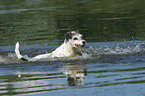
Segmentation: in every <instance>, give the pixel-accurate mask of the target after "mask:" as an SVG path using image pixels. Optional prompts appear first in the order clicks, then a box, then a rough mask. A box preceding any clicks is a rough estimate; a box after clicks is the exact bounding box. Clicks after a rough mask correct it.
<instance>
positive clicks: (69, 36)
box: [65, 31, 86, 50]
mask: <svg viewBox="0 0 145 96" xmlns="http://www.w3.org/2000/svg"><path fill="white" fill-rule="evenodd" d="M65 39H66V40H67V41H68V42H69V43H70V44H71V45H72V46H73V47H74V48H76V49H79V50H81V49H82V48H83V47H84V46H85V45H86V41H85V40H83V39H82V34H79V33H78V32H76V31H71V32H67V33H66V34H65Z"/></svg>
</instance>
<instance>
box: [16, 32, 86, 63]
mask: <svg viewBox="0 0 145 96" xmlns="http://www.w3.org/2000/svg"><path fill="white" fill-rule="evenodd" d="M85 45H86V41H85V40H83V39H82V34H79V33H78V32H76V31H71V32H67V33H66V34H65V40H64V43H63V44H62V45H61V46H60V47H58V48H57V49H56V50H54V51H53V52H52V53H48V54H41V55H37V56H35V57H33V58H28V57H26V56H22V55H21V54H20V51H19V42H17V43H16V46H15V53H16V55H17V57H18V59H21V60H23V61H35V60H41V59H47V58H54V57H75V56H77V55H78V56H81V55H82V53H81V49H82V48H83V47H84V46H85Z"/></svg>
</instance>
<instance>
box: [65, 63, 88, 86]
mask: <svg viewBox="0 0 145 96" xmlns="http://www.w3.org/2000/svg"><path fill="white" fill-rule="evenodd" d="M65 71H66V72H65V74H66V76H67V81H68V85H69V86H80V85H83V83H82V81H83V80H84V78H85V76H86V75H87V69H86V67H85V65H84V64H70V63H67V64H66V65H65Z"/></svg>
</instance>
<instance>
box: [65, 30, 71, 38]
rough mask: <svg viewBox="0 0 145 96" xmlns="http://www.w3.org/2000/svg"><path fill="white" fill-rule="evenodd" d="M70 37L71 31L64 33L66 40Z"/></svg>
mask: <svg viewBox="0 0 145 96" xmlns="http://www.w3.org/2000/svg"><path fill="white" fill-rule="evenodd" d="M71 38H72V34H71V32H67V33H66V34H65V39H66V40H68V39H71Z"/></svg>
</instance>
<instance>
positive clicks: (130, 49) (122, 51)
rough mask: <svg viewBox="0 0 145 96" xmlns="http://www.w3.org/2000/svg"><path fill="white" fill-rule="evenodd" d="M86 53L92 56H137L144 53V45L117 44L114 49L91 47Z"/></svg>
mask: <svg viewBox="0 0 145 96" xmlns="http://www.w3.org/2000/svg"><path fill="white" fill-rule="evenodd" d="M85 52H86V53H88V54H91V55H129V54H137V53H144V52H145V49H144V44H137V45H131V46H122V45H120V44H117V45H116V46H114V47H112V46H111V47H108V46H99V47H98V46H93V47H92V46H90V47H89V48H87V49H85Z"/></svg>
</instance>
